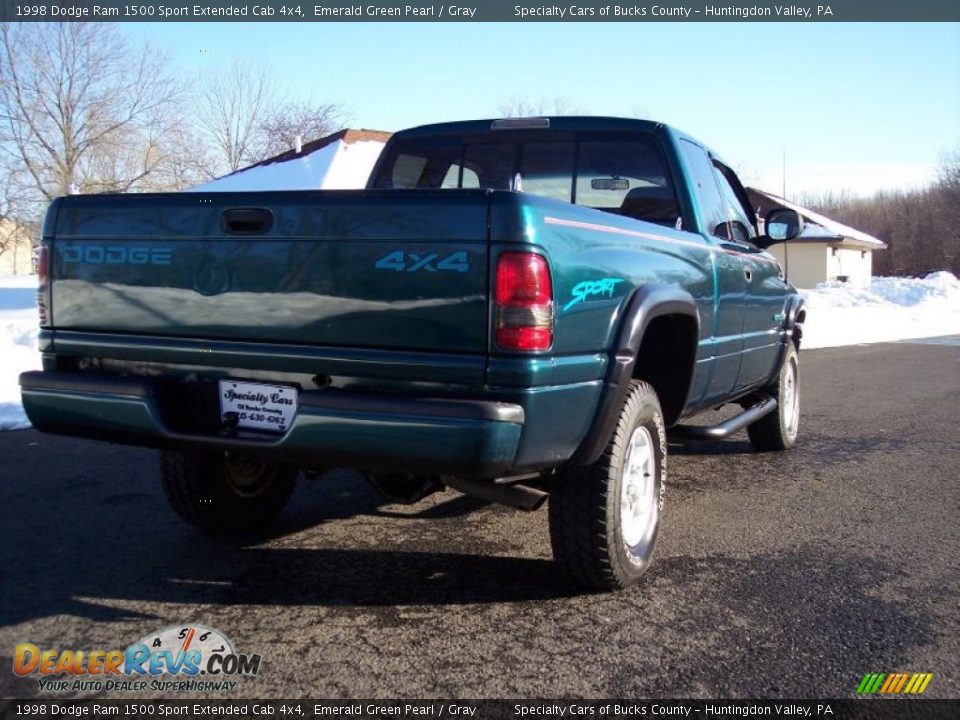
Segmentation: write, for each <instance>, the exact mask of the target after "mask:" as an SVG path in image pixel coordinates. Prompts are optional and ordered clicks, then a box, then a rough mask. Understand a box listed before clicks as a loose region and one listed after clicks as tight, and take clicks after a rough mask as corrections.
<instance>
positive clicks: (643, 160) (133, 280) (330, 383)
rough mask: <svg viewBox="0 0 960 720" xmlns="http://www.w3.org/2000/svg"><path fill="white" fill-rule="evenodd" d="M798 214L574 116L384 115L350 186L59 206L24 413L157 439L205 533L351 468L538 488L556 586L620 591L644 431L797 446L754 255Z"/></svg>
mask: <svg viewBox="0 0 960 720" xmlns="http://www.w3.org/2000/svg"><path fill="white" fill-rule="evenodd" d="M801 222H802V221H801V220H800V218H799V217H798V216H797V215H796V213H793V212H791V211H778V212H777V213H776V214H775V216H771V217H768V218H767V219H766V228H765V231H764V233H761V232H760V231H759V229H758V227H757V217H756V214H755V212H754V209H753V208H752V207H751V206H750V201H749V200H748V198H747V195H746V193H745V192H744V189H743V187H742V186H741V184H740V182H739V181H738V179H737V177H736V175H735V174H734V173H733V171H732V170H731V169H730V168H729V166H727V165H725V164H724V163H723V162H722V161H721V160H720V159H719V158H718V157H717V156H716V155H715V154H714V153H712V152H711V151H710V150H709V149H707V148H706V147H704V146H703V145H702V144H701V143H699V142H697V141H696V140H694V139H692V138H690V137H688V136H686V135H684V134H682V133H680V132H678V131H676V130H674V129H672V128H670V127H667V126H666V125H663V124H659V123H653V122H647V121H642V120H626V119H616V118H596V117H579V118H578V117H563V118H529V119H519V120H497V121H490V120H484V121H473V122H458V123H448V124H443V125H433V126H426V127H420V128H415V129H412V130H407V131H404V132H400V133H397V134H396V135H394V136H393V137H392V139H391V140H390V142H389V143H388V144H387V146H386V147H385V149H384V151H383V153H382V155H381V158H380V160H379V162H378V165H377V167H376V168H375V169H374V171H373V174H372V176H371V178H370V181H369V183H368V187H367V189H366V190H360V191H325V192H320V191H317V192H314V191H293V192H262V193H194V194H189V193H184V194H156V195H91V196H71V197H64V198H59V199H58V200H56V201H54V203H53V204H52V205H51V207H50V209H49V212H48V214H47V218H46V222H45V225H44V230H43V241H42V250H41V271H40V272H41V287H40V298H39V301H40V308H41V333H40V338H41V350H42V352H43V371H41V372H30V373H25V374H23V375H22V376H21V379H20V383H21V386H22V393H23V403H24V406H25V408H26V411H27V414H28V415H29V417H30V420H31V421H32V422H33V424H34V425H35V426H36V427H37V428H39V429H40V430H43V431H47V432H53V433H60V434H65V435H76V436H82V437H89V438H96V439H104V440H109V441H112V442H120V443H129V444H136V445H145V446H150V447H156V448H160V449H161V450H162V452H161V455H160V470H161V478H162V482H163V486H164V489H165V491H166V494H167V496H168V497H169V499H170V501H171V503H172V505H173V508H174V509H175V510H176V511H177V512H178V513H179V514H180V515H181V516H182V517H183V518H184V519H185V520H186V521H188V522H190V523H192V524H193V525H196V526H198V527H199V528H201V529H203V530H205V531H207V532H211V533H219V532H232V531H238V530H249V529H254V528H258V527H261V526H263V525H265V524H266V523H268V522H270V521H272V520H273V519H274V518H275V517H276V515H277V514H278V513H279V512H280V511H281V509H282V508H283V506H284V504H285V502H286V501H287V499H288V497H289V495H290V492H291V489H292V486H293V482H294V480H295V478H296V477H297V476H298V474H299V473H300V472H307V473H310V474H314V475H316V474H318V473H319V472H322V471H323V470H325V469H328V468H331V467H353V468H358V469H362V470H365V471H367V473H368V477H369V478H370V479H371V481H372V482H373V484H374V485H375V486H376V487H377V488H378V489H379V490H380V491H381V492H383V493H384V494H385V495H386V496H387V497H388V498H390V499H392V500H396V501H407V502H413V501H416V500H419V499H420V498H422V497H423V496H424V495H425V494H427V493H429V492H430V491H432V490H435V489H438V488H440V487H443V486H444V485H446V486H450V487H453V488H456V489H459V490H461V491H463V492H467V493H471V494H474V495H478V496H480V497H483V498H487V499H489V500H493V501H496V502H502V503H505V504H509V505H513V506H516V507H522V508H525V509H535V508H537V507H539V506H540V505H541V504H542V503H543V501H544V499H546V498H547V496H548V495H549V497H550V506H549V515H550V531H551V539H552V543H553V548H554V553H555V556H556V558H557V560H558V561H559V562H560V564H561V567H562V568H563V570H564V571H565V572H566V574H567V575H568V576H569V577H570V578H572V579H573V580H574V581H575V582H577V583H579V584H581V585H586V586H593V587H602V588H613V587H623V586H625V585H628V584H630V583H632V582H634V581H635V580H636V579H637V578H639V576H640V575H641V574H642V572H643V571H644V570H645V569H646V567H647V565H648V564H649V562H650V557H651V553H652V551H653V548H654V545H655V543H656V538H657V532H658V528H659V525H660V515H661V509H662V506H663V492H664V487H665V480H666V467H667V438H668V433H669V434H670V435H671V438H675V439H678V440H697V439H709V438H719V437H724V436H726V435H728V434H730V433H732V432H735V431H737V430H739V429H742V428H746V429H747V431H748V433H749V437H750V439H751V441H752V443H753V445H754V447H756V448H757V449H759V450H783V449H787V448H789V447H791V446H792V445H793V444H794V443H795V441H796V437H797V429H798V419H799V375H798V354H797V350H798V348H799V343H800V334H801V328H802V322H803V320H804V310H803V307H802V303H801V300H800V297H799V296H798V294H797V292H796V291H795V290H794V289H793V288H792V287H791V286H790V285H789V283H788V282H786V280H785V279H784V277H783V273H782V270H781V268H780V266H779V265H778V264H777V261H776V260H775V259H774V258H773V257H772V256H771V255H769V254H768V253H767V252H765V251H764V248H765V247H767V246H768V245H770V244H772V243H773V242H779V241H783V240H786V239H789V238H792V237H794V236H796V235H797V234H798V233H799V231H800V228H801ZM774 238H776V239H774ZM727 403H734V404H737V405H739V406H740V410H739V411H738V412H737V413H736V414H735V415H734V416H733V417H731V418H729V419H728V420H726V421H725V422H723V423H721V424H718V425H713V426H704V425H702V424H701V425H689V424H685V423H684V421H685V420H686V419H687V418H689V417H691V416H693V415H696V414H697V413H699V412H701V411H703V410H705V409H710V408H716V407H718V406H720V405H724V404H727Z"/></svg>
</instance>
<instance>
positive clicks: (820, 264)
mask: <svg viewBox="0 0 960 720" xmlns="http://www.w3.org/2000/svg"><path fill="white" fill-rule="evenodd" d="M769 250H770V253H771V254H772V255H773V256H774V257H775V258H776V259H777V260H778V261H779V262H780V265H781V266H783V268H784V269H785V270H786V271H787V273H788V278H789V280H790V282H791V283H793V285H794V287H798V288H813V287H816V286H817V284H818V283H822V282H823V281H825V280H826V279H827V254H828V252H829V250H828V249H827V246H826V245H825V244H823V243H791V244H790V251H789V252H790V262H789V267H788V263H787V262H786V260H785V258H784V254H783V243H778V244H777V245H773V246H771V247H770V249H769Z"/></svg>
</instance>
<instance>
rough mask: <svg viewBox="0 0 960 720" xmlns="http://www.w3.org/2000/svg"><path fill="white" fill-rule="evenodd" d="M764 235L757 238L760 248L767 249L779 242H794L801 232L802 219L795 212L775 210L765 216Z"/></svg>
mask: <svg viewBox="0 0 960 720" xmlns="http://www.w3.org/2000/svg"><path fill="white" fill-rule="evenodd" d="M764 231H765V234H764V235H763V236H762V237H760V238H757V239H758V240H759V241H760V242H759V243H758V244H759V245H760V247H763V248H768V247H770V246H771V245H775V244H777V243H779V242H785V241H787V240H794V239H796V238H798V237H799V236H800V233H802V232H803V217H802V216H801V215H800V213H798V212H797V211H796V210H788V209H787V208H777V209H776V210H771V211H770V212H769V213H768V214H767V218H766V220H765V221H764Z"/></svg>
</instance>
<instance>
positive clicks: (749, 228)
mask: <svg viewBox="0 0 960 720" xmlns="http://www.w3.org/2000/svg"><path fill="white" fill-rule="evenodd" d="M714 172H715V173H716V176H717V184H718V185H719V186H720V194H721V195H722V196H723V204H724V207H725V212H726V217H727V220H729V221H730V229H731V232H732V233H733V235H732V238H731V239H732V240H736V241H737V242H741V243H749V242H751V240H750V239H751V238H752V237H753V236H754V231H753V221H752V220H751V218H750V216H749V215H748V214H747V209H746V208H745V207H744V206H743V203H742V202H740V198H739V197H737V192H736V191H735V190H734V189H733V185H732V184H731V183H730V180H729V179H728V178H727V172H729V171H728V170H726V168H724V167H723V166H722V165H720V164H718V163H715V168H714Z"/></svg>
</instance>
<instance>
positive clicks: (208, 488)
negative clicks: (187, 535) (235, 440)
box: [160, 450, 298, 535]
mask: <svg viewBox="0 0 960 720" xmlns="http://www.w3.org/2000/svg"><path fill="white" fill-rule="evenodd" d="M297 474H298V471H297V470H296V469H294V468H288V467H284V466H282V465H276V464H273V463H268V462H264V461H263V460H260V459H259V458H256V457H253V456H251V455H237V454H225V453H222V452H210V451H199V450H189V451H178V450H164V451H161V453H160V482H161V484H162V485H163V490H164V493H165V494H166V496H167V500H168V501H169V502H170V506H171V507H172V508H173V509H174V511H175V512H176V513H177V514H178V515H179V516H180V517H181V518H183V519H184V520H185V521H186V522H187V523H189V524H190V525H193V526H194V527H196V528H199V529H200V530H202V531H203V532H205V533H206V534H208V535H223V534H229V533H238V532H250V531H254V530H262V529H263V528H265V527H267V526H269V525H270V524H271V523H272V522H273V521H274V520H275V519H276V518H277V516H278V515H279V514H280V511H281V510H283V508H284V506H285V505H286V504H287V500H289V499H290V494H291V493H292V492H293V484H294V481H295V480H296V478H297Z"/></svg>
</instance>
